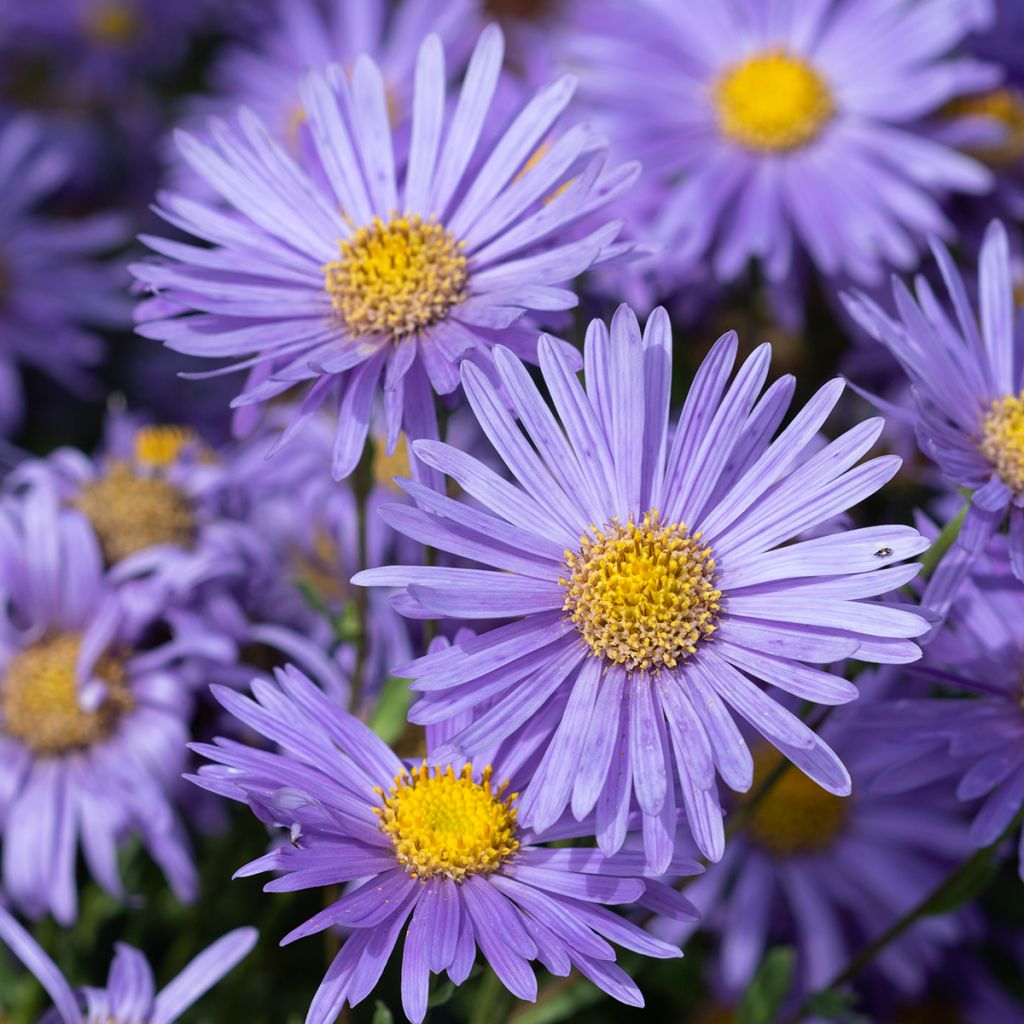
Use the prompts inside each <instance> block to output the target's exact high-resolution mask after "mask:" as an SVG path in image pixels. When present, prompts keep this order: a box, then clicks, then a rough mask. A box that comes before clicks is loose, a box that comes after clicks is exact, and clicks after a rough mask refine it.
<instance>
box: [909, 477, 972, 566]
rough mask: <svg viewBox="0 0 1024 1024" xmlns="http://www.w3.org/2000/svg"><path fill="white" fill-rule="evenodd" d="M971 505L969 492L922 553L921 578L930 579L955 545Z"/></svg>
mask: <svg viewBox="0 0 1024 1024" xmlns="http://www.w3.org/2000/svg"><path fill="white" fill-rule="evenodd" d="M970 507H971V497H970V495H969V494H968V495H967V497H966V500H965V501H964V504H963V508H961V509H960V511H959V512H957V514H956V515H955V516H953V518H952V519H950V521H949V522H948V523H946V525H945V526H944V527H943V528H942V532H941V533H940V534H939V535H938V537H936V538H935V541H934V542H933V543H932V546H931V547H930V548H929V549H928V550H927V551H926V552H925V553H924V554H923V555H921V578H922V579H928V578H929V577H930V576H931V574H932V573H933V572H935V567H936V566H937V565H938V564H939V562H941V561H942V559H943V557H944V556H945V554H946V552H947V551H948V550H949V549H950V548H951V547H952V546H953V542H954V541H955V540H956V539H957V537H958V536H959V535H960V527H961V526H963V525H964V518H965V517H966V516H967V510H968V509H969V508H970Z"/></svg>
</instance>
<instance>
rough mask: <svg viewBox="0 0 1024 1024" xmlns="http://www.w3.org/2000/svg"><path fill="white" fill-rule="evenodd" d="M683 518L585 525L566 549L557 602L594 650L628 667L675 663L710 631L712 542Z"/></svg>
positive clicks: (713, 612)
mask: <svg viewBox="0 0 1024 1024" xmlns="http://www.w3.org/2000/svg"><path fill="white" fill-rule="evenodd" d="M700 539H701V534H700V533H699V532H698V533H694V534H692V535H691V534H690V532H689V531H688V530H687V528H686V524H685V523H673V524H671V525H670V526H661V525H659V523H658V511H657V509H654V510H652V511H650V512H648V513H647V514H646V515H645V516H644V518H643V522H642V523H640V524H637V523H634V522H633V520H632V519H630V521H629V522H628V523H626V524H625V525H622V524H621V523H619V522H617V521H615V520H613V521H612V523H611V525H610V526H609V527H608V528H607V529H606V530H599V529H598V528H597V527H596V526H591V528H590V534H584V535H583V536H582V537H580V550H579V551H578V552H572V551H566V553H565V561H566V565H567V566H568V569H569V576H568V577H567V578H565V579H560V580H559V581H558V582H559V583H560V584H561V585H562V586H563V587H565V589H566V596H565V604H564V605H563V608H564V610H565V611H567V612H568V613H569V616H570V618H571V619H572V621H573V622H574V623H576V628H577V629H579V631H580V633H581V634H582V635H583V639H584V640H586V642H587V643H588V644H589V645H590V649H591V650H592V651H593V652H594V654H596V655H601V656H603V657H605V658H608V659H609V660H610V661H613V662H615V663H616V664H618V665H624V666H625V667H626V668H627V669H628V670H629V671H634V670H636V669H641V670H643V671H645V672H647V671H651V672H658V671H660V670H661V669H663V668H674V667H675V666H676V665H677V664H678V663H679V662H680V661H681V660H683V659H685V658H688V657H689V656H690V655H691V654H693V653H694V652H695V651H696V650H697V644H698V643H700V641H701V640H702V639H704V638H705V637H708V636H710V635H711V634H712V633H713V632H714V631H715V621H716V618H717V614H718V611H719V603H718V601H719V598H720V597H721V596H722V592H721V591H720V590H717V589H716V588H715V584H714V577H715V562H714V559H712V557H711V548H709V547H706V546H704V545H702V544H701V543H700Z"/></svg>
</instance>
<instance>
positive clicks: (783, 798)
mask: <svg viewBox="0 0 1024 1024" xmlns="http://www.w3.org/2000/svg"><path fill="white" fill-rule="evenodd" d="M781 760H782V755H781V754H779V753H778V752H776V751H775V750H760V751H757V752H755V755H754V785H753V786H752V787H751V790H750V792H751V793H754V792H756V791H757V788H758V785H759V784H760V783H761V782H763V781H764V780H765V778H767V777H768V775H770V774H771V772H772V771H773V770H774V769H775V768H776V767H777V766H778V765H779V763H780V762H781ZM848 810H849V805H848V803H847V801H846V800H845V799H844V798H843V797H839V796H835V795H834V794H832V793H829V792H828V791H827V790H824V789H822V788H821V787H820V786H819V785H818V784H817V783H816V782H813V781H812V780H811V779H809V778H808V777H807V776H806V775H804V773H803V772H802V771H800V769H799V768H794V767H792V766H790V767H789V768H787V769H786V770H785V771H784V772H783V774H782V775H781V776H780V777H779V778H778V779H777V780H776V782H775V784H774V785H773V786H772V788H771V789H770V790H769V791H768V793H767V794H766V795H765V797H764V799H762V800H761V801H760V802H759V803H758V804H757V806H756V807H755V808H754V810H753V812H752V813H751V815H750V820H749V822H748V823H747V834H748V835H749V836H750V838H751V839H752V840H753V841H754V842H755V843H757V844H758V845H759V846H762V847H764V849H766V850H768V851H769V852H771V853H773V854H774V855H775V856H776V857H791V856H793V855H794V854H800V853H817V852H818V851H819V850H824V849H827V848H828V847H829V846H831V845H832V843H833V842H834V841H835V839H836V838H837V837H838V836H839V834H840V833H841V832H842V830H843V828H844V827H845V825H846V819H847V813H848Z"/></svg>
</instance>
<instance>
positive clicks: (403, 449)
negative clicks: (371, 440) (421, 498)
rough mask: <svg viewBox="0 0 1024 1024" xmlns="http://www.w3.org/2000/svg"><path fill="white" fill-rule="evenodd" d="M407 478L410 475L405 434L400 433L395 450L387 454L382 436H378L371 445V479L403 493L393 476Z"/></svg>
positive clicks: (407, 444)
mask: <svg viewBox="0 0 1024 1024" xmlns="http://www.w3.org/2000/svg"><path fill="white" fill-rule="evenodd" d="M396 476H397V477H403V478H405V479H408V478H409V477H410V476H412V467H411V464H410V462H409V442H408V439H407V438H406V436H405V434H400V435H399V438H398V444H396V445H395V450H394V451H393V452H392V453H391V454H390V455H388V446H387V443H386V442H385V440H384V438H378V439H377V440H376V442H375V444H374V446H373V481H374V483H375V484H376V485H377V486H378V487H386V488H387V489H388V490H389V491H394V492H395V493H396V494H405V491H403V490H402V488H401V487H399V486H398V484H396V483H395V477H396Z"/></svg>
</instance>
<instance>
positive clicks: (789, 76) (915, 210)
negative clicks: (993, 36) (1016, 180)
mask: <svg viewBox="0 0 1024 1024" xmlns="http://www.w3.org/2000/svg"><path fill="white" fill-rule="evenodd" d="M963 6H964V7H967V6H968V5H963ZM969 28H970V21H969V19H968V18H967V17H966V16H965V14H964V12H960V11H958V10H956V9H954V6H953V5H950V4H948V3H946V2H944V0H922V2H920V3H901V2H892V3H886V2H880V3H876V2H870V3H867V4H864V3H862V2H861V0H825V2H822V3H812V4H801V3H784V4H773V5H769V6H767V7H766V6H765V5H764V4H763V3H762V2H761V0H739V2H737V3H730V4H700V5H692V4H671V3H661V2H657V0H640V2H634V0H608V2H604V3H601V4H599V5H598V6H597V8H596V10H595V9H594V8H593V5H584V7H583V14H582V15H581V17H580V19H579V26H578V28H577V29H576V31H574V32H573V33H572V34H571V36H569V37H568V38H567V46H568V48H569V50H570V52H571V54H572V57H573V59H572V60H571V62H570V64H571V66H572V67H573V68H574V69H578V70H579V73H580V75H581V76H582V92H583V94H584V95H585V96H586V97H587V98H588V99H589V101H590V103H591V104H592V106H593V108H594V110H595V112H596V113H597V114H598V115H601V114H602V113H603V116H604V120H605V121H606V122H607V126H608V131H609V133H610V135H611V136H612V138H613V141H614V142H616V143H617V144H618V145H620V146H621V147H622V150H623V151H624V152H628V153H630V154H631V155H634V156H635V157H636V158H637V159H639V160H640V161H641V162H642V163H643V165H644V171H645V175H648V176H650V177H651V179H652V180H655V181H659V182H661V183H663V184H665V185H672V186H673V187H672V188H671V190H670V191H666V193H665V197H664V203H663V205H662V208H661V210H660V213H659V216H658V218H657V219H656V222H655V228H656V231H657V232H658V234H659V235H660V237H661V238H662V239H663V241H664V242H665V243H666V244H667V246H668V247H670V249H671V250H672V253H673V257H674V258H676V259H682V258H684V257H685V258H686V259H689V260H690V261H691V262H696V263H701V262H711V263H713V266H714V270H715V273H716V275H717V276H718V277H719V278H720V279H723V280H731V279H733V278H735V277H736V276H737V275H738V274H739V273H740V272H741V271H743V270H744V268H745V267H746V264H747V262H748V261H749V260H750V259H757V260H759V261H760V264H761V266H762V267H763V269H764V272H765V273H766V274H767V276H768V277H769V278H770V279H772V280H776V281H783V280H785V279H786V278H787V277H788V276H789V275H790V270H791V266H792V264H793V260H794V255H795V253H796V252H802V251H806V253H807V254H809V256H810V258H811V259H812V260H813V262H814V263H815V264H816V265H817V268H818V270H819V271H820V272H821V273H822V274H825V275H827V276H829V277H834V276H840V275H841V276H847V277H852V278H855V279H857V280H860V281H862V282H865V283H867V282H875V281H878V280H880V279H881V277H882V275H883V272H884V270H885V268H886V267H887V266H892V267H905V268H906V267H911V266H913V265H914V264H915V263H916V262H917V258H918V250H919V248H920V244H921V243H922V242H923V240H924V238H925V236H926V234H928V233H937V234H949V233H951V232H952V230H953V227H952V224H951V223H950V222H949V221H948V220H947V219H946V217H945V215H944V214H943V212H942V209H941V206H940V200H941V199H942V198H943V196H944V195H946V194H947V193H949V192H951V191H965V192H971V193H975V192H983V191H986V190H987V189H989V188H990V187H991V185H992V177H991V175H990V174H989V173H988V172H987V171H986V170H985V169H984V168H983V167H982V166H981V165H980V164H979V163H977V162H975V161H974V160H972V159H970V158H968V157H967V156H966V155H964V154H963V153H960V152H957V151H956V150H954V149H952V148H950V147H948V146H945V145H942V144H941V143H939V142H938V141H936V139H934V138H932V137H930V136H929V135H928V134H927V132H926V130H925V129H924V128H923V127H922V126H921V122H922V120H923V119H925V118H927V117H929V116H930V115H931V114H932V113H933V112H935V111H936V110H937V109H938V108H939V107H941V106H942V104H943V103H944V102H945V101H947V100H949V99H952V98H953V97H955V96H957V95H959V94H960V93H962V92H968V91H973V90H977V89H981V88H986V87H988V86H991V85H993V84H995V82H996V81H997V80H998V74H999V73H998V71H997V70H996V69H994V68H991V69H990V68H986V67H984V66H983V65H981V64H979V63H978V62H976V61H973V60H970V59H967V58H958V59H951V58H949V57H948V55H949V53H950V51H951V50H952V49H953V48H955V47H956V45H957V44H958V42H960V41H961V40H962V39H963V38H964V36H965V35H966V34H967V32H968V30H969ZM868 67H870V73H869V72H868V71H867V68H868ZM837 197H841V199H838V200H837Z"/></svg>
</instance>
